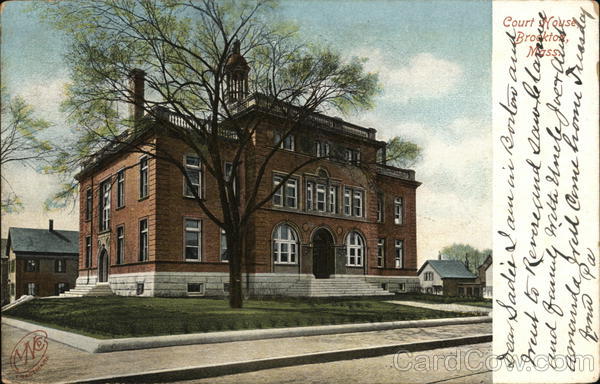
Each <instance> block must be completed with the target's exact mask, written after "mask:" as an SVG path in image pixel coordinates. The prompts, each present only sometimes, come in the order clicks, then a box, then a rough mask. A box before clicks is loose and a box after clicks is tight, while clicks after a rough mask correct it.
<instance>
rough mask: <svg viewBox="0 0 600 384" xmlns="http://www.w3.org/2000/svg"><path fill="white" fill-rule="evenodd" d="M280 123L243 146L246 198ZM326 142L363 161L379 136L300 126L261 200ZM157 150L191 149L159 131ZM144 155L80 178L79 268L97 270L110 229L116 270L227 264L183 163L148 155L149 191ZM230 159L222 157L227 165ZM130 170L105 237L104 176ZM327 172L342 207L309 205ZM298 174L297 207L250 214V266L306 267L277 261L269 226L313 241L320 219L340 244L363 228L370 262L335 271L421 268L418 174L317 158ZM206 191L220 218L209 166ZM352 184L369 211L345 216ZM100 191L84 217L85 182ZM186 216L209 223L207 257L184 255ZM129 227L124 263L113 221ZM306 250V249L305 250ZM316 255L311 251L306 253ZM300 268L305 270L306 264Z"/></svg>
mask: <svg viewBox="0 0 600 384" xmlns="http://www.w3.org/2000/svg"><path fill="white" fill-rule="evenodd" d="M277 128H279V127H278V126H277V122H275V121H270V122H266V123H263V125H261V126H260V127H259V129H258V130H257V132H256V134H255V137H254V138H253V140H252V146H250V147H249V148H248V149H247V151H246V153H245V157H244V159H245V162H244V165H243V167H242V168H243V169H242V170H240V172H239V173H238V175H237V177H238V185H239V186H240V188H241V190H242V201H244V199H245V198H247V194H248V193H249V190H250V187H251V185H252V184H251V183H252V182H253V176H254V175H255V174H256V173H257V172H258V167H259V165H260V164H261V163H262V159H264V156H266V154H267V153H268V151H270V150H271V149H272V147H273V141H274V139H273V130H274V129H277ZM315 139H319V140H322V141H323V142H325V141H327V142H329V143H330V145H331V149H330V151H331V152H332V154H335V155H336V156H338V155H340V154H341V153H343V151H344V149H345V148H352V149H356V150H360V152H361V159H362V162H363V164H368V163H372V162H374V161H375V157H376V149H377V147H378V145H376V144H374V142H373V141H367V140H364V139H361V138H353V137H349V136H344V135H337V136H333V135H332V134H331V133H324V132H316V133H315V132H314V131H313V132H307V131H306V130H304V131H301V132H299V133H298V134H297V135H296V138H295V144H296V151H294V152H290V151H285V150H279V151H278V152H277V153H276V154H275V155H274V156H273V158H272V160H271V161H270V163H269V165H268V167H267V168H266V170H265V174H264V178H263V180H262V182H261V186H260V189H259V196H258V199H259V200H260V199H262V198H264V197H265V196H267V195H268V193H269V192H270V191H271V188H272V183H273V174H274V173H276V172H283V173H287V172H289V171H290V170H291V169H293V168H295V167H297V166H298V165H300V164H301V163H302V162H305V161H307V160H310V159H314V157H313V153H314V140H315ZM153 143H154V144H156V146H157V148H158V149H159V150H160V151H165V152H166V153H168V154H169V155H171V156H172V157H173V158H174V159H180V161H181V162H183V160H184V155H185V154H186V153H190V150H189V148H188V146H187V145H186V144H185V143H183V142H181V141H179V140H175V139H173V138H168V137H164V136H159V137H158V138H155V139H154V140H153ZM222 145H223V147H222V149H223V152H224V153H225V156H224V157H225V158H224V159H223V162H224V161H227V160H230V159H231V158H232V157H233V150H234V147H233V146H232V145H233V144H232V143H227V142H223V143H222ZM139 159H140V154H138V153H129V154H122V155H120V156H118V157H114V158H113V159H111V160H110V161H107V162H106V164H105V165H103V166H101V167H98V169H97V170H96V171H94V173H93V174H90V175H87V176H85V177H84V178H82V179H81V189H80V190H81V196H80V207H81V208H80V209H81V211H80V217H81V222H80V242H81V243H80V251H81V252H80V255H81V257H80V260H79V268H80V274H81V275H84V274H85V273H90V274H95V273H96V269H97V259H98V252H99V248H98V241H99V239H102V238H107V243H108V244H109V248H108V251H109V257H110V264H111V269H110V273H111V274H117V273H123V274H124V273H138V272H139V273H142V272H150V271H161V272H215V273H217V272H227V271H228V266H227V263H223V262H221V260H220V228H219V227H218V226H217V225H216V224H214V223H213V222H212V221H211V220H210V219H209V217H208V216H207V215H206V214H205V213H204V212H203V211H202V210H201V208H200V207H199V205H198V203H197V202H196V201H195V200H194V199H193V198H187V197H184V196H183V195H184V193H183V192H184V177H183V175H182V174H181V172H180V170H179V169H178V168H177V167H176V166H175V165H173V164H172V163H170V162H168V161H166V160H158V159H150V161H149V196H148V198H146V199H143V200H140V199H139ZM223 165H224V164H223ZM123 168H124V169H125V206H124V207H123V208H119V209H116V184H114V183H113V189H112V192H111V194H112V195H111V206H112V209H111V223H110V230H109V231H107V232H106V233H104V234H101V236H100V237H99V236H98V235H99V217H98V214H99V212H98V202H99V186H100V183H101V182H102V181H103V180H106V179H108V178H111V180H113V181H115V182H116V174H117V172H118V171H119V170H121V169H123ZM323 172H326V173H327V175H329V179H330V180H332V181H334V182H335V183H338V185H339V186H340V189H339V195H338V210H339V212H340V213H341V214H339V215H334V216H332V215H327V214H315V213H314V212H308V211H307V210H306V207H305V184H304V180H306V178H310V177H318V175H319V174H322V173H323ZM295 176H296V177H297V178H298V181H299V184H298V190H299V192H298V208H297V209H292V210H290V209H282V208H277V207H273V206H272V204H271V203H270V202H268V203H267V204H266V205H265V206H264V207H263V208H262V209H260V210H258V211H257V212H256V213H255V215H254V217H253V218H252V220H251V222H250V223H251V227H250V233H249V249H250V255H249V262H248V265H247V269H248V271H249V272H256V273H265V272H267V273H268V272H274V271H276V272H281V273H298V272H299V271H300V268H299V266H285V267H277V268H278V269H275V267H274V265H273V263H272V255H271V252H272V251H271V244H272V243H271V235H272V232H273V229H274V228H275V226H276V225H277V224H279V223H282V222H288V223H291V224H292V225H293V227H294V228H296V231H297V232H298V235H299V237H300V243H301V245H303V246H307V247H308V246H310V245H311V242H312V235H313V234H314V232H315V230H316V229H317V228H320V227H325V228H327V229H329V231H330V232H331V233H332V235H333V238H334V243H335V245H336V246H338V248H343V246H344V244H345V239H346V236H347V235H348V233H349V232H351V231H357V232H359V233H360V234H361V235H362V236H363V237H364V239H365V241H366V263H365V265H364V266H363V267H355V268H346V269H345V270H344V271H340V270H336V274H340V273H342V274H363V273H365V271H366V272H367V273H368V274H372V275H379V276H398V275H401V276H415V275H416V260H417V256H416V214H415V195H416V193H415V190H416V188H417V186H418V183H415V182H410V181H405V180H400V179H397V178H393V177H389V176H382V175H378V176H374V173H373V172H364V171H363V170H361V169H359V168H357V167H354V166H351V165H349V164H346V163H344V162H340V161H330V160H318V161H314V162H312V163H311V164H309V165H307V166H305V167H304V168H302V169H300V170H298V171H297V172H295ZM202 185H203V191H202V193H203V196H204V199H205V200H204V201H205V203H206V205H207V207H208V208H209V209H210V210H211V212H214V213H215V215H216V216H217V217H220V215H221V214H220V209H219V207H220V201H219V195H218V190H217V183H216V181H215V180H214V179H213V178H212V177H211V176H210V175H209V174H208V173H207V172H206V171H205V172H204V174H203V180H202ZM344 186H350V187H355V188H361V189H363V190H364V201H363V204H364V210H365V217H363V218H356V217H345V216H344V215H343V187H344ZM88 188H91V189H92V191H93V198H94V203H93V208H94V209H93V215H92V218H91V220H85V207H86V204H85V198H86V190H87V189H88ZM378 193H383V195H384V196H385V222H384V223H382V224H380V223H377V222H376V216H377V195H378ZM396 197H402V198H403V199H404V221H403V224H402V225H395V224H394V221H393V220H394V217H393V212H394V207H393V204H394V199H395V198H396ZM142 218H147V219H148V223H149V260H148V261H147V262H139V260H138V255H139V221H140V219H142ZM186 218H190V219H198V220H201V222H202V244H201V249H202V256H201V261H200V262H189V261H188V262H186V261H185V260H184V259H185V257H184V237H183V235H184V222H185V219H186ZM120 225H122V226H123V227H124V228H125V259H124V263H123V264H122V265H115V261H116V227H117V226H120ZM87 236H91V238H92V244H93V252H92V256H93V257H92V265H91V268H89V270H88V269H86V267H85V239H86V237H87ZM379 238H385V239H386V256H385V268H377V267H376V263H377V259H376V255H377V240H378V239H379ZM396 239H399V240H403V241H404V268H403V269H395V268H393V266H394V241H395V240H396ZM300 254H302V251H300V250H299V255H300ZM306 257H310V256H306ZM303 272H307V271H304V270H303Z"/></svg>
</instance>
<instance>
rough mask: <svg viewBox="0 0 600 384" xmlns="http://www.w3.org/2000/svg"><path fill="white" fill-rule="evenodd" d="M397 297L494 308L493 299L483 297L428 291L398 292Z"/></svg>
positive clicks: (426, 301)
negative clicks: (440, 293)
mask: <svg viewBox="0 0 600 384" xmlns="http://www.w3.org/2000/svg"><path fill="white" fill-rule="evenodd" d="M395 299H398V300H411V301H421V302H424V303H432V304H464V305H474V306H477V307H487V308H492V300H491V299H484V298H481V297H457V296H441V295H432V294H427V293H399V294H396V297H395Z"/></svg>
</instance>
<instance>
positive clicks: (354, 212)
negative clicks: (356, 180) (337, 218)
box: [344, 187, 365, 217]
mask: <svg viewBox="0 0 600 384" xmlns="http://www.w3.org/2000/svg"><path fill="white" fill-rule="evenodd" d="M364 207H365V203H364V190H363V189H360V188H352V187H344V215H345V216H355V217H364V215H365V212H364Z"/></svg>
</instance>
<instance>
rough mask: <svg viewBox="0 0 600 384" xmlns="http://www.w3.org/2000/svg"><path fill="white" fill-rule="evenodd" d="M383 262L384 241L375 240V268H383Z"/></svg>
mask: <svg viewBox="0 0 600 384" xmlns="http://www.w3.org/2000/svg"><path fill="white" fill-rule="evenodd" d="M384 262H385V239H379V240H377V267H378V268H383V267H384Z"/></svg>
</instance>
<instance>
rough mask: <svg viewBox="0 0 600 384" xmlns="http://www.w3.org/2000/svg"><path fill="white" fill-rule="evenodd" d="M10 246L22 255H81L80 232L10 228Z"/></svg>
mask: <svg viewBox="0 0 600 384" xmlns="http://www.w3.org/2000/svg"><path fill="white" fill-rule="evenodd" d="M8 246H9V247H10V248H11V249H12V250H13V251H14V252H15V253H17V252H21V253H60V254H74V255H77V254H79V232H78V231H59V230H52V231H50V230H48V229H34V228H14V227H13V228H10V229H9V230H8Z"/></svg>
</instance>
